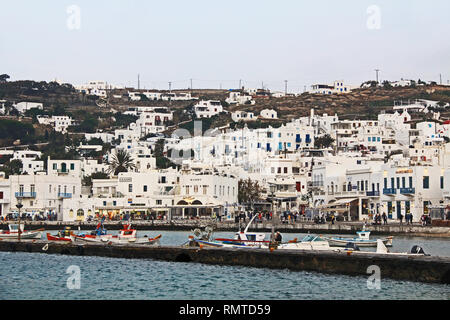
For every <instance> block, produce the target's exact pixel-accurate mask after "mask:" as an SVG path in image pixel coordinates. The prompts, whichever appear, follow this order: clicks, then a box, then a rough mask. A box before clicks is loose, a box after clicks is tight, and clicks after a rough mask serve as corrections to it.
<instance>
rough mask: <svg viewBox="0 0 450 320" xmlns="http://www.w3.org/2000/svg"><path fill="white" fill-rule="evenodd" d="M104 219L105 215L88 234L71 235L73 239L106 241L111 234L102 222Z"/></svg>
mask: <svg viewBox="0 0 450 320" xmlns="http://www.w3.org/2000/svg"><path fill="white" fill-rule="evenodd" d="M104 221H105V217H103V218H102V220H101V221H100V222H99V223H98V224H97V227H96V228H95V230H94V231H92V232H91V233H90V234H78V235H73V239H74V240H75V241H82V242H107V241H108V240H109V239H111V237H112V235H111V234H108V230H106V229H105V227H104V226H103V222H104Z"/></svg>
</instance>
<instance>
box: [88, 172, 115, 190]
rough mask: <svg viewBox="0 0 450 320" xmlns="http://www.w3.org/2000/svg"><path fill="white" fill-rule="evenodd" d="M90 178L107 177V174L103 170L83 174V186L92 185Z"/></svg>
mask: <svg viewBox="0 0 450 320" xmlns="http://www.w3.org/2000/svg"><path fill="white" fill-rule="evenodd" d="M92 179H109V176H108V174H106V173H104V172H94V173H93V174H91V175H90V176H85V177H84V178H83V185H84V186H90V187H91V186H92Z"/></svg>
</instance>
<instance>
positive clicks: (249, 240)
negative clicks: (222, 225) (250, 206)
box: [189, 215, 270, 248]
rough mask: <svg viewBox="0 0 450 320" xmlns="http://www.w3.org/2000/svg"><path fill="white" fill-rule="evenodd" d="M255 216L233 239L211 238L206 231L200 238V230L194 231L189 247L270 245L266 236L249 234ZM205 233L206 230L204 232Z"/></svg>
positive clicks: (209, 233) (209, 231)
mask: <svg viewBox="0 0 450 320" xmlns="http://www.w3.org/2000/svg"><path fill="white" fill-rule="evenodd" d="M255 218H256V215H254V216H253V218H252V219H250V221H249V223H248V224H247V226H246V228H245V229H244V230H243V231H238V232H236V234H235V235H234V238H216V239H211V238H212V230H208V231H207V232H206V234H203V235H202V236H201V237H199V236H200V230H197V229H196V230H194V234H195V235H196V236H197V238H195V237H193V236H190V237H189V239H190V244H189V245H190V246H200V245H202V246H209V247H221V248H261V247H263V246H268V245H269V244H270V241H269V240H265V238H266V234H265V233H259V232H249V231H248V228H249V227H250V225H251V224H252V222H253V220H254V219H255ZM205 231H206V230H205Z"/></svg>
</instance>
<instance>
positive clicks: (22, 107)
mask: <svg viewBox="0 0 450 320" xmlns="http://www.w3.org/2000/svg"><path fill="white" fill-rule="evenodd" d="M13 107H14V108H16V109H17V111H19V112H20V113H22V114H23V113H25V112H26V111H28V110H30V109H35V108H36V109H40V110H43V109H44V105H43V104H42V103H39V102H26V101H24V102H19V103H16V104H14V105H13Z"/></svg>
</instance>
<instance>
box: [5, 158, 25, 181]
mask: <svg viewBox="0 0 450 320" xmlns="http://www.w3.org/2000/svg"><path fill="white" fill-rule="evenodd" d="M22 169H23V165H22V161H20V160H19V159H15V160H11V161H9V162H7V163H5V164H4V165H3V166H2V167H1V170H2V171H4V172H5V174H6V177H9V176H10V175H17V174H21V173H22Z"/></svg>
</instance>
